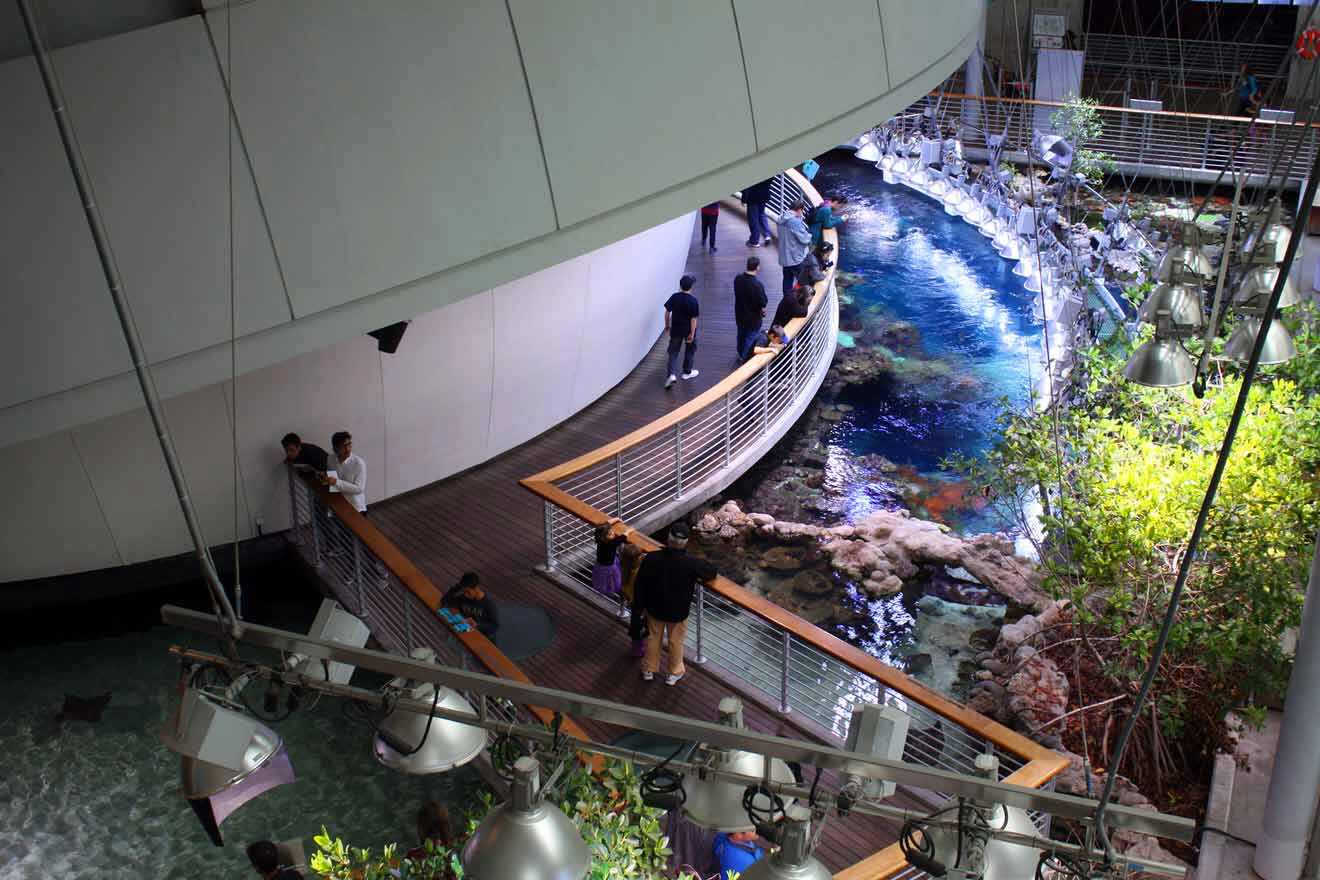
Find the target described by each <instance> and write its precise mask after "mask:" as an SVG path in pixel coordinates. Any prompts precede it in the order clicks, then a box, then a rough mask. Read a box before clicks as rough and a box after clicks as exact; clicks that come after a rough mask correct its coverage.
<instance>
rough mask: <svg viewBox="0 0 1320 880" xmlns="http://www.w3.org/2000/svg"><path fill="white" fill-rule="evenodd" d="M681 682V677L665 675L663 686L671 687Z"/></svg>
mask: <svg viewBox="0 0 1320 880" xmlns="http://www.w3.org/2000/svg"><path fill="white" fill-rule="evenodd" d="M682 680H683V676H681V675H666V676H665V684H667V685H669V686H670V687H673V686H674V685H676V684H678V683H679V682H680V681H682Z"/></svg>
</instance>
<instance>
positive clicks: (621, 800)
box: [310, 761, 670, 880]
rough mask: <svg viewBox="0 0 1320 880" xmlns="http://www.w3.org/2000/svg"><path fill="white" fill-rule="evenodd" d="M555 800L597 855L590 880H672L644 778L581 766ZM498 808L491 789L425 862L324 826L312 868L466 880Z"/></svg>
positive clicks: (401, 878)
mask: <svg viewBox="0 0 1320 880" xmlns="http://www.w3.org/2000/svg"><path fill="white" fill-rule="evenodd" d="M556 789H557V791H556V792H555V793H553V794H552V795H551V797H552V798H553V801H554V802H555V803H556V804H558V806H559V807H560V808H561V809H562V810H563V811H564V813H565V814H567V815H568V816H569V818H571V819H572V820H573V822H574V824H576V825H577V827H578V831H579V832H580V833H581V834H582V839H583V840H584V841H585V842H586V844H587V847H588V849H590V850H591V871H590V873H589V874H588V875H587V877H588V878H589V880H622V878H629V880H631V878H640V880H651V878H655V880H659V878H661V877H666V876H668V874H667V871H668V861H669V855H670V850H669V839H668V838H667V837H665V836H664V834H663V833H662V832H661V828H660V819H661V816H662V815H663V813H662V811H660V810H656V809H653V808H651V807H647V806H646V805H645V804H643V803H642V793H641V784H640V778H639V776H638V774H637V771H636V769H635V768H634V766H633V765H632V764H629V763H625V762H622V761H607V762H606V763H605V765H604V767H603V768H602V769H601V770H600V771H599V772H598V773H596V774H592V773H590V772H588V770H587V769H586V768H585V767H583V766H582V765H580V764H576V763H575V764H574V766H573V768H572V769H570V770H568V771H567V774H566V776H565V778H564V779H563V781H562V782H561V783H560V784H559V785H558V786H556ZM493 806H494V798H493V796H492V795H491V793H490V792H489V791H488V790H483V791H481V792H480V793H478V794H477V795H476V796H474V797H473V798H472V799H471V801H470V802H469V804H468V805H467V806H466V807H465V809H464V811H463V822H462V828H463V831H462V833H461V834H460V835H459V837H458V839H457V840H456V841H455V843H454V845H453V846H452V847H437V846H434V845H433V844H428V845H427V853H426V857H425V858H422V859H409V858H406V857H403V856H400V855H399V848H398V847H397V846H395V845H389V846H386V847H384V848H383V849H382V850H381V851H380V852H379V853H377V852H374V851H372V850H370V849H362V848H358V847H353V846H350V845H348V844H346V843H344V841H342V840H340V839H338V838H334V837H331V836H330V833H329V832H328V831H327V830H326V829H324V828H322V829H321V833H320V834H319V835H317V836H316V837H315V838H314V841H315V843H316V846H317V852H315V853H314V854H313V855H312V857H311V861H310V867H311V868H312V870H313V871H315V872H316V874H317V875H318V876H320V877H324V878H327V880H396V878H397V880H444V878H451V877H452V878H462V877H463V866H462V864H461V863H460V861H459V853H460V852H461V851H462V848H463V844H464V843H465V842H466V841H467V838H468V837H469V836H471V834H472V832H473V831H475V830H476V828H477V826H478V825H479V824H481V820H482V819H483V818H485V816H486V814H487V813H489V812H490V810H491V808H492V807H493Z"/></svg>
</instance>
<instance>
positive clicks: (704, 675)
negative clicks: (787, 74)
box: [371, 209, 904, 871]
mask: <svg viewBox="0 0 1320 880" xmlns="http://www.w3.org/2000/svg"><path fill="white" fill-rule="evenodd" d="M716 231H717V241H718V249H719V250H718V253H716V254H709V253H707V252H706V251H705V250H704V249H703V248H702V247H701V244H700V226H699V225H698V226H695V227H694V229H693V240H692V248H691V251H690V253H689V256H688V262H687V272H688V273H689V274H691V275H693V276H695V277H696V279H697V284H696V288H695V291H694V292H695V293H696V294H697V295H698V297H699V299H700V301H701V308H702V314H701V319H700V324H699V332H698V348H697V357H696V367H697V369H698V370H700V372H701V374H700V375H699V376H698V377H697V378H696V379H694V380H691V381H687V382H684V381H680V382H679V383H678V384H677V385H675V386H674V387H673V388H672V389H671V390H669V391H665V390H663V388H662V384H663V382H664V378H665V340H664V339H661V340H660V341H659V342H657V344H656V346H655V347H654V348H652V350H651V352H650V353H649V354H648V355H647V357H646V358H645V359H644V360H643V361H642V362H641V363H640V364H639V365H638V366H637V368H636V369H635V370H633V371H632V373H630V374H629V375H628V376H627V377H626V378H625V379H624V380H623V381H622V382H620V383H619V384H618V385H617V386H615V387H614V388H613V389H612V390H611V391H609V392H608V393H607V394H606V395H604V396H603V397H602V398H601V399H600V400H598V401H596V402H595V403H593V404H592V405H591V406H589V407H587V408H586V409H584V410H582V411H581V412H580V413H578V414H577V415H575V416H573V417H572V418H571V419H569V420H568V421H567V422H565V423H563V424H561V425H559V426H558V427H555V428H553V429H551V430H550V431H547V432H546V433H544V434H542V435H541V436H539V437H537V438H535V439H533V440H530V441H528V442H527V443H524V444H523V445H522V446H519V447H517V448H516V449H513V450H511V451H509V452H507V453H505V454H504V455H501V456H499V457H498V458H495V459H493V460H491V461H489V462H486V463H485V464H483V465H481V466H479V467H477V468H474V469H472V470H469V471H466V472H464V473H462V474H459V475H457V476H454V477H450V478H448V479H445V480H441V481H440V482H437V483H433V484H431V485H430V486H426V487H423V488H421V489H417V490H415V491H413V492H410V493H408V494H406V495H402V496H399V497H396V498H392V499H390V500H388V501H383V502H381V503H380V504H377V505H375V506H373V507H372V509H371V514H372V523H373V524H374V525H375V526H376V527H377V528H379V529H380V530H381V531H382V532H383V533H384V534H385V535H386V537H388V538H389V539H390V540H391V541H393V542H394V543H395V544H396V545H397V546H398V548H399V549H400V550H401V551H403V553H404V554H405V555H406V556H407V557H408V558H409V559H410V560H411V561H412V562H413V563H415V564H416V565H417V566H418V567H419V568H420V569H421V570H422V571H423V572H424V573H425V574H426V575H427V576H428V577H429V578H431V580H432V581H434V582H435V583H436V584H437V585H438V586H440V587H441V588H445V587H447V586H448V585H449V584H452V583H454V582H455V581H456V580H457V579H458V577H459V575H461V574H462V573H463V572H464V571H467V570H475V571H477V572H479V573H480V574H481V576H482V580H483V581H485V582H486V583H487V584H488V585H489V588H490V590H491V592H492V594H493V595H494V597H495V598H496V600H497V601H498V600H501V599H503V600H506V601H509V602H516V603H522V604H527V605H537V606H540V607H542V608H545V609H546V610H547V611H548V612H549V613H550V614H551V616H552V617H553V619H554V622H555V638H554V641H553V643H552V644H551V645H550V647H549V648H547V649H546V650H544V651H542V652H540V653H539V654H536V655H535V656H533V657H530V658H528V659H526V660H523V661H521V662H520V664H519V665H520V666H521V668H522V669H523V670H524V671H525V672H526V673H527V675H528V676H529V677H530V678H531V679H532V681H534V682H537V683H540V684H545V685H552V686H555V687H560V688H565V689H569V690H575V691H579V692H581V693H585V694H591V695H593V696H597V697H602V698H606V699H612V700H619V701H622V702H628V703H633V704H636V705H645V706H647V707H648V708H651V709H658V710H661V711H667V712H674V713H676V714H680V715H685V716H688V717H693V718H700V719H703V720H710V721H713V720H715V718H716V705H717V703H718V702H719V700H720V698H721V697H724V696H727V695H728V694H729V693H730V692H731V688H730V687H728V686H727V685H724V684H722V683H721V682H720V681H719V680H718V679H717V678H716V677H715V676H713V675H712V674H711V673H710V672H709V671H708V670H706V669H704V668H702V667H698V666H696V665H695V664H691V663H689V664H688V675H687V677H686V678H685V679H684V680H683V682H682V683H680V684H679V685H678V686H676V687H672V688H671V687H666V686H665V685H664V684H663V683H662V682H661V681H659V680H657V681H655V682H653V683H650V684H647V683H643V682H642V681H641V679H640V677H639V675H638V666H637V661H636V660H634V659H633V658H631V657H630V656H628V649H629V647H630V644H631V643H630V642H629V640H628V636H627V633H626V631H625V626H624V623H623V622H621V621H620V620H619V619H618V618H615V617H612V616H610V615H609V614H607V613H605V612H604V611H602V610H600V609H598V608H597V607H595V606H594V605H592V604H590V603H588V602H587V601H585V600H582V599H579V598H575V597H573V596H571V595H570V594H569V593H568V592H567V591H565V590H564V589H563V588H561V587H559V586H556V585H554V584H552V583H550V582H549V581H547V580H546V579H545V578H543V577H541V576H539V575H537V574H536V573H534V571H533V568H534V567H535V566H536V565H537V564H538V563H542V562H544V558H545V546H544V539H543V534H544V532H543V529H544V513H543V507H542V505H541V503H540V501H539V500H538V499H536V498H534V497H533V496H532V495H530V494H529V493H528V492H527V491H526V490H524V489H523V488H521V487H520V486H519V485H518V480H519V479H520V478H522V477H525V476H527V475H529V474H532V473H535V472H537V471H539V470H541V469H543V468H545V467H548V466H550V465H552V464H556V463H559V462H562V461H567V460H568V459H570V458H573V457H574V456H577V455H581V454H582V453H585V452H589V451H591V450H592V449H595V448H596V447H598V446H600V445H602V444H604V443H606V442H608V441H610V440H613V439H615V438H617V437H620V436H622V435H624V434H625V433H627V432H629V431H632V430H634V429H636V428H639V427H642V426H643V425H646V424H647V423H649V422H651V421H653V420H654V419H656V418H658V417H660V416H662V415H664V414H665V413H666V412H668V411H669V410H670V409H672V408H674V407H676V406H678V405H679V404H681V403H683V402H685V401H687V400H689V399H691V398H693V397H695V396H696V395H698V394H700V393H701V392H702V391H704V390H706V389H707V388H709V387H711V386H712V385H714V384H715V383H717V382H718V381H719V380H720V379H722V378H723V377H724V376H725V375H727V374H728V373H729V372H730V371H731V370H732V368H733V366H734V332H735V331H734V320H733V279H734V276H736V275H737V274H738V273H739V272H741V271H742V270H743V267H744V262H745V260H746V258H747V257H748V256H749V255H751V254H756V255H758V256H760V257H761V263H762V268H761V277H762V281H763V282H764V283H765V286H766V292H767V294H768V295H769V300H770V303H769V306H768V307H767V313H768V314H773V313H774V308H775V305H776V304H777V303H778V300H779V290H780V286H779V285H780V271H779V265H778V262H777V260H776V258H775V255H776V249H775V248H774V247H761V248H748V247H746V246H745V245H744V244H743V242H744V241H745V240H746V237H747V226H746V223H745V222H744V220H743V218H742V216H741V214H739V213H737V212H734V211H730V210H727V209H726V210H725V211H723V212H722V215H721V217H720V220H719V224H718V227H717V230H716ZM677 280H678V279H677V278H675V279H674V281H675V285H674V288H673V289H675V290H676V289H677ZM670 292H671V291H670V290H658V291H656V292H655V308H656V309H657V310H658V309H660V308H661V306H662V304H663V302H664V300H665V298H666V297H667V296H668V295H669V293H670ZM742 696H743V700H744V703H745V706H746V711H745V718H746V722H747V725H748V726H749V727H751V728H753V729H756V730H759V731H763V732H768V733H776V734H782V735H785V736H795V737H801V736H803V732H802V730H800V729H798V728H796V727H793V726H792V725H791V723H790V722H791V721H792V717H791V716H790V717H789V718H788V719H785V718H784V717H782V716H780V715H779V714H778V713H777V712H774V711H772V710H770V709H769V708H767V707H766V706H765V705H762V704H758V703H756V702H754V701H753V697H752V696H751V695H748V694H743V695H742ZM584 727H586V728H587V730H588V731H589V732H590V733H591V735H592V736H593V737H596V738H598V739H600V740H602V741H609V740H612V739H614V738H615V737H617V736H618V735H619V733H620V731H618V730H616V729H610V728H609V727H607V726H605V725H600V724H595V723H592V722H586V723H584ZM898 801H899V802H900V803H902V802H903V801H904V797H903V795H902V793H901V792H900V795H899V798H898ZM896 839H897V829H896V828H895V827H894V826H893V825H892V824H889V823H885V822H881V821H879V820H876V819H871V818H866V817H860V816H854V817H852V818H850V819H848V820H847V821H838V820H835V821H832V822H830V823H829V824H828V825H827V826H826V829H825V833H824V837H823V839H822V842H821V846H820V852H819V857H820V859H821V861H822V862H824V863H825V864H826V865H827V866H828V867H829V868H830V869H831V870H835V871H837V870H839V869H841V868H843V867H846V866H848V865H851V864H854V863H855V862H858V861H860V860H861V859H863V858H865V857H867V856H869V855H871V854H873V853H874V852H876V851H877V850H879V849H881V848H883V847H885V846H887V845H889V844H891V843H893V842H894V841H895V840H896Z"/></svg>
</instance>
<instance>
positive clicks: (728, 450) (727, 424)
mask: <svg viewBox="0 0 1320 880" xmlns="http://www.w3.org/2000/svg"><path fill="white" fill-rule="evenodd" d="M732 393H733V392H732V391H726V392H725V393H724V466H725V467H728V466H729V459H731V458H732V457H733V412H732V409H733V401H732V400H731V399H730V397H729V395H730V394H732Z"/></svg>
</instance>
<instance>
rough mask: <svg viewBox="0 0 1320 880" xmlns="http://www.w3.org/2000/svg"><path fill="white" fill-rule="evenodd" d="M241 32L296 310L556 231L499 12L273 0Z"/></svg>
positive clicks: (253, 115)
mask: <svg viewBox="0 0 1320 880" xmlns="http://www.w3.org/2000/svg"><path fill="white" fill-rule="evenodd" d="M223 22H224V19H223V17H222V16H221V17H217V18H216V19H215V24H214V25H213V27H212V31H213V33H214V34H215V37H216V44H217V49H218V52H219V55H220V57H221V58H222V59H224V58H227V57H228V53H227V50H226V47H225V26H224V24H223ZM232 26H233V41H234V49H233V67H234V74H233V82H234V106H235V109H236V112H237V114H238V118H239V119H240V120H241V123H242V126H243V133H244V138H245V141H246V144H247V148H248V151H249V152H250V154H251V156H252V165H253V169H254V172H255V176H256V179H257V185H258V186H259V188H260V190H261V193H262V197H263V199H264V200H265V205H266V211H267V214H268V215H269V217H270V223H271V232H272V234H273V236H274V240H275V246H276V248H277V249H278V251H279V254H280V258H281V260H282V262H283V266H284V271H285V277H286V279H287V281H288V285H289V293H290V296H291V297H292V298H293V307H294V311H295V313H296V314H297V315H298V316H303V315H307V314H310V313H312V312H318V311H321V310H322V309H328V308H330V307H332V306H336V305H340V304H342V303H345V302H348V301H350V300H354V299H357V298H359V297H361V296H363V295H364V294H366V293H368V292H370V293H375V292H377V291H381V290H386V289H388V288H391V287H394V286H396V285H399V284H403V283H406V282H409V281H413V280H414V279H417V278H423V277H425V276H427V275H430V274H432V273H435V272H439V271H441V270H443V269H446V268H449V267H451V266H454V265H457V264H460V263H465V262H467V261H468V260H471V259H473V258H474V257H477V256H480V255H482V254H488V253H491V252H493V251H497V250H500V249H502V248H506V247H509V246H510V245H513V244H516V243H518V242H522V241H526V240H527V239H530V238H535V237H537V236H540V235H545V234H547V233H550V232H553V231H554V229H555V218H554V213H553V210H552V208H551V204H550V195H549V192H548V190H547V187H546V177H545V167H544V165H543V164H542V162H541V154H540V150H539V149H538V148H537V140H536V127H535V124H534V122H533V119H532V114H531V107H530V105H529V103H528V100H527V87H526V84H525V83H524V81H523V76H522V70H521V69H520V67H519V65H518V62H517V58H518V52H517V48H516V46H515V43H514V38H513V31H512V28H511V27H510V25H509V16H508V12H507V11H506V10H505V7H504V4H502V3H464V4H451V3H436V2H434V0H406V2H405V0H391V2H390V3H388V4H375V3H362V2H360V0H315V2H311V0H304V2H293V0H278V2H258V3H249V4H246V5H243V6H236V7H234V9H233V21H232ZM440 304H441V303H436V305H440ZM382 323H387V322H382ZM362 329H364V330H366V329H371V328H370V327H364V328H362Z"/></svg>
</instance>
